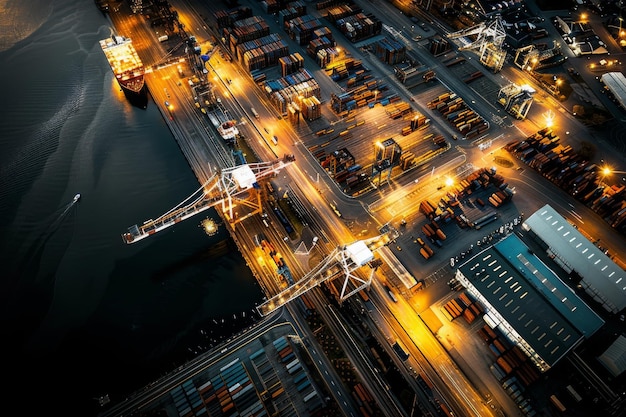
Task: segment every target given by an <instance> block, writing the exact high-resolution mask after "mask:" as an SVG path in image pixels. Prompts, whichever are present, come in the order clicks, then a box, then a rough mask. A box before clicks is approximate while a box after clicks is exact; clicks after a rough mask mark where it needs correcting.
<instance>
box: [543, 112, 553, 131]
mask: <svg viewBox="0 0 626 417" xmlns="http://www.w3.org/2000/svg"><path fill="white" fill-rule="evenodd" d="M543 117H544V118H545V120H546V127H548V128H549V127H552V126H554V112H553V111H552V110H548V111H547V112H545V113H544V114H543Z"/></svg>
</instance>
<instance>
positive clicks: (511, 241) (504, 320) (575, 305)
mask: <svg viewBox="0 0 626 417" xmlns="http://www.w3.org/2000/svg"><path fill="white" fill-rule="evenodd" d="M456 278H457V279H458V280H459V282H461V283H462V284H463V285H464V286H465V288H466V289H467V291H468V292H469V293H470V294H471V295H473V296H474V297H475V298H476V299H477V300H478V301H479V302H480V303H482V304H483V306H484V307H485V312H486V313H485V316H484V319H485V321H486V322H487V324H489V326H490V327H492V328H498V329H499V330H500V331H501V332H502V333H503V334H504V335H505V336H506V337H507V338H508V339H509V340H510V341H511V342H513V343H514V344H516V345H517V346H518V347H520V348H521V349H522V350H523V351H524V352H525V353H526V354H527V355H528V356H529V357H530V358H531V359H532V361H533V362H534V363H535V365H536V366H537V367H538V368H539V369H540V370H541V371H542V372H545V371H547V370H548V369H550V368H551V367H552V366H554V365H555V364H556V363H557V362H558V361H559V360H561V359H562V358H563V357H565V356H566V355H567V353H568V352H570V351H571V350H572V349H574V348H575V347H576V346H578V345H579V344H580V343H582V342H583V341H584V340H585V339H587V338H589V337H591V336H592V335H593V334H594V333H595V332H596V331H597V330H598V329H600V327H602V325H603V324H604V321H603V320H602V319H601V318H600V317H599V316H598V315H597V314H596V313H595V312H594V311H593V310H592V309H591V308H589V306H587V305H586V304H585V303H584V301H583V300H581V299H580V298H579V297H578V296H577V295H576V294H575V293H574V291H573V290H572V289H571V288H570V287H568V286H567V285H566V284H565V283H564V282H562V281H561V280H560V279H559V277H558V276H557V275H556V274H555V273H554V272H553V271H552V270H551V269H550V268H548V267H547V266H546V265H545V264H544V263H543V261H541V260H540V259H539V258H538V257H537V256H536V255H534V253H533V252H532V251H531V250H530V249H529V248H528V247H527V246H526V245H525V244H524V243H523V242H522V241H521V240H520V239H519V238H518V237H517V236H516V235H514V234H512V235H509V236H508V237H506V238H505V239H503V240H501V241H500V242H498V243H497V244H495V245H494V246H491V247H489V248H486V249H485V250H483V251H482V252H480V253H478V254H476V255H475V256H474V257H472V258H471V259H470V260H469V261H467V262H466V263H464V264H463V265H461V266H460V267H459V268H458V269H457V272H456Z"/></svg>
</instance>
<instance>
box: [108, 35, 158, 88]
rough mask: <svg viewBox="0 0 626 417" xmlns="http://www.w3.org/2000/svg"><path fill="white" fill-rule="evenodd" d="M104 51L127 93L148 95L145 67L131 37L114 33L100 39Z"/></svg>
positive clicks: (118, 80)
mask: <svg viewBox="0 0 626 417" xmlns="http://www.w3.org/2000/svg"><path fill="white" fill-rule="evenodd" d="M100 46H101V47H102V51H103V52H104V55H105V56H106V58H107V61H109V65H110V66H111V70H112V71H113V74H115V78H116V79H117V82H118V83H119V85H120V86H121V87H122V89H123V91H124V93H125V94H127V96H128V94H131V97H129V98H134V97H132V96H137V97H141V96H146V95H147V94H146V93H147V92H146V88H145V82H144V73H145V68H144V66H143V63H142V62H141V59H140V58H139V55H138V54H137V51H136V50H135V47H134V46H133V43H132V41H131V39H130V38H126V37H124V36H117V35H113V36H111V37H110V38H107V39H103V40H101V41H100Z"/></svg>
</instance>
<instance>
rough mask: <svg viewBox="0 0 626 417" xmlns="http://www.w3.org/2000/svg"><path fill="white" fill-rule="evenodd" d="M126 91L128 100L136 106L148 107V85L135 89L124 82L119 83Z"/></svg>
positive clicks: (125, 94)
mask: <svg viewBox="0 0 626 417" xmlns="http://www.w3.org/2000/svg"><path fill="white" fill-rule="evenodd" d="M118 84H119V85H120V88H121V89H122V91H123V92H124V96H125V97H126V100H128V101H129V102H130V104H132V105H133V106H135V107H139V108H140V109H145V108H147V107H148V87H147V86H146V85H145V84H144V85H143V86H142V87H141V88H140V89H139V90H133V89H130V88H128V87H126V86H125V85H124V84H122V83H118Z"/></svg>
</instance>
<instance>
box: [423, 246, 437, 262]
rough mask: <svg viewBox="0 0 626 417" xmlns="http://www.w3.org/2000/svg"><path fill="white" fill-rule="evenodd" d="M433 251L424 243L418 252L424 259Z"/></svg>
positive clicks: (431, 254)
mask: <svg viewBox="0 0 626 417" xmlns="http://www.w3.org/2000/svg"><path fill="white" fill-rule="evenodd" d="M434 253H435V251H433V250H432V248H431V247H430V246H428V245H424V246H422V247H421V248H420V254H421V255H422V256H423V257H424V259H429V258H430V257H431V256H433V254H434Z"/></svg>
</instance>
